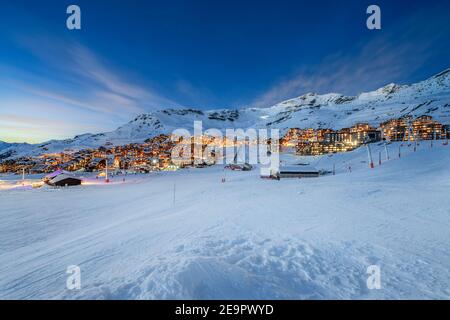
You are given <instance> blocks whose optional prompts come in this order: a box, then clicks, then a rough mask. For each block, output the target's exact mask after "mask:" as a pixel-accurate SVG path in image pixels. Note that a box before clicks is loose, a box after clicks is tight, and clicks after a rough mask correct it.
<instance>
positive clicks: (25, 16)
mask: <svg viewBox="0 0 450 320" xmlns="http://www.w3.org/2000/svg"><path fill="white" fill-rule="evenodd" d="M70 4H77V5H79V6H80V7H81V11H82V30H79V31H69V30H68V29H67V28H66V24H65V22H66V18H67V14H66V8H67V6H68V5H70ZM370 4H377V5H379V6H380V7H381V11H382V30H376V31H370V30H368V29H367V28H366V19H367V16H368V15H367V14H366V8H367V7H368V5H370ZM449 12H450V2H449V1H446V0H442V1H439V0H435V1H424V0H422V1H414V0H413V1H398V0H397V1H395V0H389V1H365V0H346V1H335V0H329V1H320V0H316V1H299V0H291V1H261V0H260V1H257V0H240V1H238V0H228V1H219V0H217V1H206V0H205V1H194V0H191V1H170V0H169V1H143V0H141V1H138V0H128V1H119V0H104V1H100V0H89V1H85V0H72V1H65V0H59V1H51V0H47V1H44V0H41V1H25V0H15V1H11V2H9V3H2V4H1V7H0V26H1V28H0V140H3V141H10V142H11V141H14V142H23V141H27V142H41V141H45V140H48V139H53V138H55V139H61V138H67V137H72V136H74V135H76V134H80V133H85V132H101V131H108V130H113V129H115V128H116V127H117V126H119V125H121V124H123V123H124V122H127V121H129V120H130V119H131V118H132V117H133V116H135V115H136V114H139V113H143V112H150V111H152V110H156V109H160V108H167V107H175V108H178V107H183V106H186V107H196V108H200V109H213V108H225V107H233V108H240V107H245V106H258V107H267V106H270V105H272V104H274V103H277V102H280V101H282V100H284V99H288V98H292V97H295V96H299V95H301V94H304V93H306V92H319V93H327V92H339V93H344V94H357V93H359V92H362V91H368V90H374V89H377V88H378V87H380V86H383V85H385V84H387V83H390V82H397V83H412V82H415V81H419V80H422V79H425V78H427V77H429V76H431V75H433V74H435V73H438V72H439V71H441V70H443V69H446V68H448V67H450V59H449V56H450V55H449V54H448V52H450V41H449V39H450V26H449V23H448V16H449Z"/></svg>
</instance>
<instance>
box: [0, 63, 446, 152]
mask: <svg viewBox="0 0 450 320" xmlns="http://www.w3.org/2000/svg"><path fill="white" fill-rule="evenodd" d="M405 115H412V116H414V117H417V116H420V115H430V116H432V117H433V118H434V119H436V120H438V121H440V122H442V123H443V124H450V69H447V70H445V71H443V72H441V73H439V74H437V75H435V76H433V77H431V78H429V79H427V80H425V81H422V82H419V83H415V84H412V85H397V84H388V85H386V86H384V87H383V88H380V89H378V90H375V91H372V92H366V93H361V94H360V95H358V96H344V95H341V94H336V93H330V94H323V95H319V94H315V93H308V94H305V95H302V96H300V97H297V98H294V99H290V100H287V101H283V102H281V103H279V104H276V105H274V106H272V107H268V108H245V109H240V110H228V109H221V110H210V111H202V110H196V109H181V110H178V109H177V110H175V109H167V110H158V111H154V112H151V113H147V114H142V115H139V116H137V117H136V118H135V119H133V120H132V121H130V122H129V123H127V124H125V125H123V126H121V127H119V128H117V129H116V130H114V131H112V132H105V133H98V134H83V135H79V136H76V137H74V138H73V139H67V140H52V141H48V142H46V143H42V144H37V145H29V144H20V145H17V144H14V145H9V146H8V145H6V146H5V145H2V144H0V159H2V158H3V159H6V158H12V157H19V156H24V155H38V154H41V153H44V152H61V151H63V150H71V149H73V150H79V149H83V148H96V147H99V146H102V145H108V144H110V145H124V144H128V143H137V142H143V141H144V140H145V139H147V138H150V137H153V136H156V135H158V134H161V133H166V134H170V133H171V132H172V131H173V130H175V129H177V128H186V129H189V130H192V128H193V123H194V121H202V122H203V128H204V129H208V128H217V129H225V128H243V129H246V128H250V127H252V128H267V127H270V128H279V129H280V130H281V131H282V132H284V131H286V130H287V129H289V128H332V129H340V128H343V127H350V126H352V125H354V124H355V123H357V122H369V123H371V124H372V125H374V126H377V125H379V124H380V123H381V122H383V121H386V120H389V119H392V118H399V117H402V116H405Z"/></svg>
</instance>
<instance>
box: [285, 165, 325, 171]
mask: <svg viewBox="0 0 450 320" xmlns="http://www.w3.org/2000/svg"><path fill="white" fill-rule="evenodd" d="M280 172H299V173H301V172H318V170H317V169H316V168H315V167H313V166H311V165H287V166H281V167H280Z"/></svg>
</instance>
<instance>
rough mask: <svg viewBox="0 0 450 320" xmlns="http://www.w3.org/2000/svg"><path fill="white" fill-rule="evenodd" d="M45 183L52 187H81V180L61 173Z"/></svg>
mask: <svg viewBox="0 0 450 320" xmlns="http://www.w3.org/2000/svg"><path fill="white" fill-rule="evenodd" d="M47 183H48V184H49V185H51V186H54V187H68V186H79V185H81V179H79V178H77V177H74V176H70V175H68V174H65V173H63V174H60V175H58V176H56V177H54V178H53V179H51V180H50V181H48V182H47Z"/></svg>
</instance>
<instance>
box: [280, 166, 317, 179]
mask: <svg viewBox="0 0 450 320" xmlns="http://www.w3.org/2000/svg"><path fill="white" fill-rule="evenodd" d="M277 177H278V178H317V177H319V171H318V170H317V169H316V168H314V167H313V166H310V165H289V166H282V167H280V169H279V171H278V174H277Z"/></svg>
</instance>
